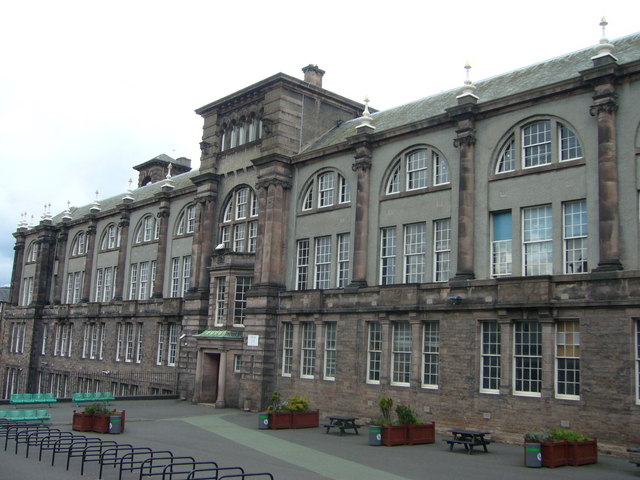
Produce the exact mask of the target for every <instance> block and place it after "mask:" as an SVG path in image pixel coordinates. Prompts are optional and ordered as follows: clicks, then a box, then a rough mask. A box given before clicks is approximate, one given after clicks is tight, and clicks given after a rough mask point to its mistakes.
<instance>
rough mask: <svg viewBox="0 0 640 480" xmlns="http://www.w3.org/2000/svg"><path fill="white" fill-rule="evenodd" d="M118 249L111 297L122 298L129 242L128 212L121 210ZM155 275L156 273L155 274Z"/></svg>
mask: <svg viewBox="0 0 640 480" xmlns="http://www.w3.org/2000/svg"><path fill="white" fill-rule="evenodd" d="M118 226H119V227H120V250H118V271H117V272H116V275H114V282H115V292H114V296H113V299H114V300H122V292H123V291H124V272H125V270H126V268H127V264H126V261H127V245H128V244H129V212H128V211H123V212H122V214H121V215H120V222H119V223H118ZM156 276H157V275H156Z"/></svg>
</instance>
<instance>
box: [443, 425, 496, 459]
mask: <svg viewBox="0 0 640 480" xmlns="http://www.w3.org/2000/svg"><path fill="white" fill-rule="evenodd" d="M449 432H451V434H452V435H453V437H452V438H450V439H444V441H445V442H447V443H448V444H449V451H452V450H453V446H454V445H456V444H460V445H464V448H465V450H467V452H468V453H469V455H471V454H472V453H473V447H478V446H482V448H484V451H485V452H488V451H489V450H488V449H487V445H489V444H490V443H491V442H492V441H493V440H491V439H490V438H485V436H486V435H489V434H490V433H491V432H483V431H477V430H449Z"/></svg>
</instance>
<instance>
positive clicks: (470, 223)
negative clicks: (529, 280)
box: [449, 96, 477, 281]
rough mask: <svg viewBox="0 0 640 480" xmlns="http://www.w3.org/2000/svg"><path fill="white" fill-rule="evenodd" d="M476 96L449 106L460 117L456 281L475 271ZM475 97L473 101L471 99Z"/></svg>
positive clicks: (470, 276)
mask: <svg viewBox="0 0 640 480" xmlns="http://www.w3.org/2000/svg"><path fill="white" fill-rule="evenodd" d="M474 98H475V97H472V96H467V97H462V99H464V101H462V100H461V98H459V101H461V104H460V105H458V106H457V107H455V108H452V109H449V114H450V115H451V116H452V117H453V118H454V119H455V120H456V121H457V126H458V128H457V129H456V138H455V139H454V141H453V145H454V147H456V148H457V149H458V152H459V170H458V241H457V249H456V251H457V262H456V264H457V265H456V274H455V276H454V278H453V279H452V280H453V281H459V280H470V279H473V278H475V274H474V255H473V251H474V221H475V218H474V203H475V167H474V163H475V143H476V135H475V111H476V108H477V107H476V103H475V100H473V99H474ZM470 99H471V101H470Z"/></svg>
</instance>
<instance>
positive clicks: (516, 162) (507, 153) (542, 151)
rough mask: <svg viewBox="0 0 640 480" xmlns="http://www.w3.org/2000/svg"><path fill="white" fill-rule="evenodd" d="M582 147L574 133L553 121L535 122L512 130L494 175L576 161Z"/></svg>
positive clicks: (503, 147) (580, 156)
mask: <svg viewBox="0 0 640 480" xmlns="http://www.w3.org/2000/svg"><path fill="white" fill-rule="evenodd" d="M582 157H583V153H582V145H581V143H580V140H579V139H578V137H577V135H576V134H575V132H574V131H573V130H572V129H570V128H569V127H567V126H566V125H565V124H563V123H561V122H560V121H557V120H555V119H544V120H537V121H534V122H530V123H527V124H525V125H522V126H521V127H519V128H516V129H514V130H513V132H512V133H511V134H510V135H509V136H508V138H507V140H506V141H505V142H504V144H503V146H502V149H501V150H500V154H499V155H498V160H497V162H496V170H495V172H496V174H500V173H507V172H513V171H516V170H526V169H530V168H538V167H542V166H544V165H550V164H553V163H559V162H567V161H571V160H579V159H581V158H582Z"/></svg>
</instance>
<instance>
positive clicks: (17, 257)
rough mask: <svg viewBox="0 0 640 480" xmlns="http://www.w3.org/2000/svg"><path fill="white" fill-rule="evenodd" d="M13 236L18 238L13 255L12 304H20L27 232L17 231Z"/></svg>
mask: <svg viewBox="0 0 640 480" xmlns="http://www.w3.org/2000/svg"><path fill="white" fill-rule="evenodd" d="M13 236H14V238H15V239H16V244H15V245H14V247H13V250H14V251H15V252H16V253H15V254H14V255H13V270H12V271H11V272H12V273H11V295H10V299H11V305H18V304H19V303H20V283H21V282H22V269H23V266H24V246H25V234H24V232H21V231H17V232H16V233H14V234H13Z"/></svg>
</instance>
